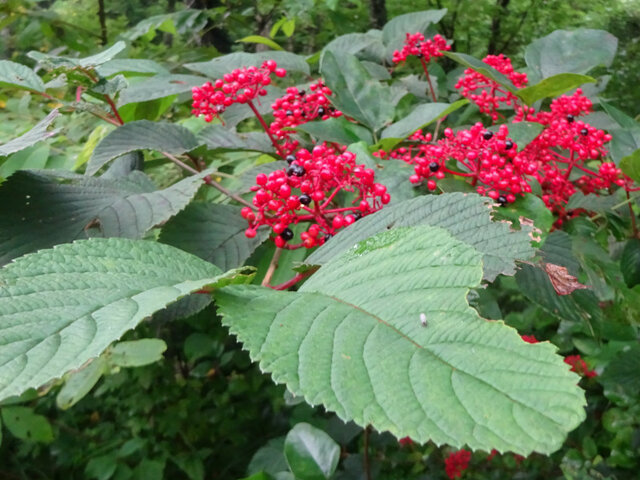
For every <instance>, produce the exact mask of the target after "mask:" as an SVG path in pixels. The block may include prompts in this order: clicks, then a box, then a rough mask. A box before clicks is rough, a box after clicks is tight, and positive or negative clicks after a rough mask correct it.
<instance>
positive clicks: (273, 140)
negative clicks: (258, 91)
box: [247, 100, 286, 159]
mask: <svg viewBox="0 0 640 480" xmlns="http://www.w3.org/2000/svg"><path fill="white" fill-rule="evenodd" d="M247 105H249V108H251V110H252V111H253V114H254V115H255V116H256V118H257V119H258V122H260V125H262V128H263V130H264V131H265V132H266V134H267V135H268V136H269V140H271V143H272V144H273V146H274V148H275V149H276V151H277V152H278V155H280V156H281V157H282V158H283V159H284V158H285V157H286V155H285V154H284V152H283V151H282V147H281V146H280V145H279V144H278V142H276V139H275V138H273V135H271V132H270V131H269V127H268V126H267V123H266V122H265V121H264V118H262V115H260V112H259V111H258V109H257V108H256V106H255V105H254V104H253V102H252V101H251V100H249V101H248V102H247Z"/></svg>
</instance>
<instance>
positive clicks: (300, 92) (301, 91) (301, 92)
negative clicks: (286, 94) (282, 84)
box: [298, 90, 306, 95]
mask: <svg viewBox="0 0 640 480" xmlns="http://www.w3.org/2000/svg"><path fill="white" fill-rule="evenodd" d="M298 93H299V94H300V95H304V94H305V93H306V92H305V91H304V90H300V91H299V92H298Z"/></svg>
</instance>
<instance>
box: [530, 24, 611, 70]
mask: <svg viewBox="0 0 640 480" xmlns="http://www.w3.org/2000/svg"><path fill="white" fill-rule="evenodd" d="M617 48H618V39H617V38H616V37H614V36H613V35H611V34H610V33H608V32H605V31H604V30H592V29H588V28H579V29H577V30H572V31H568V30H556V31H555V32H553V33H551V34H549V35H547V36H546V37H542V38H539V39H537V40H535V41H534V42H533V43H531V44H530V45H529V46H528V47H527V49H526V50H525V52H524V59H525V61H526V62H527V65H528V66H529V67H530V68H531V69H533V71H534V72H535V73H536V74H537V75H538V76H539V77H540V78H548V77H551V76H553V75H557V74H559V73H580V74H584V73H587V72H588V71H589V70H591V69H592V68H594V67H597V66H598V65H604V66H607V67H608V66H609V65H611V62H612V61H613V57H614V56H615V54H616V50H617Z"/></svg>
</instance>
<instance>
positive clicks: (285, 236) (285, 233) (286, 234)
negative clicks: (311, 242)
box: [280, 228, 293, 242]
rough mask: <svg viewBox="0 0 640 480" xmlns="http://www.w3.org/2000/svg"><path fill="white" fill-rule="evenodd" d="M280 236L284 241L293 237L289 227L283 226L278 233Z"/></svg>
mask: <svg viewBox="0 0 640 480" xmlns="http://www.w3.org/2000/svg"><path fill="white" fill-rule="evenodd" d="M280 238H282V239H283V240H284V241H285V242H288V241H289V240H291V239H292V238H293V232H292V231H291V229H290V228H285V229H284V230H283V231H282V233H281V234H280Z"/></svg>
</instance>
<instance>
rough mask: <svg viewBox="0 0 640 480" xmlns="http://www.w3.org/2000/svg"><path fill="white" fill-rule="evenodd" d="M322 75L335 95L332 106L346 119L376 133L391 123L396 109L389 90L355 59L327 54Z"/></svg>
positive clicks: (322, 62) (336, 53) (343, 53)
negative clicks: (352, 119)
mask: <svg viewBox="0 0 640 480" xmlns="http://www.w3.org/2000/svg"><path fill="white" fill-rule="evenodd" d="M320 72H321V73H322V76H323V77H324V79H325V81H326V83H327V86H329V87H330V88H331V90H332V91H333V95H332V97H331V102H332V103H333V104H334V105H335V106H336V108H338V109H339V110H341V111H342V112H343V113H344V114H345V115H347V116H349V117H352V118H354V119H356V120H358V121H359V122H360V123H362V124H364V125H365V126H367V127H369V128H370V129H371V130H374V131H376V130H379V129H380V128H382V127H383V126H384V125H385V124H386V123H387V122H388V121H390V120H391V118H392V116H393V110H394V106H393V103H392V102H391V91H390V89H389V87H388V86H386V85H383V84H381V83H380V82H378V81H377V80H374V79H373V78H372V77H371V74H370V73H369V72H368V71H367V69H366V68H364V67H363V66H362V64H361V63H360V61H359V60H358V59H357V58H356V57H355V56H354V55H351V54H350V53H346V52H343V51H338V50H336V51H330V50H327V51H325V52H324V54H323V55H322V61H321V64H320Z"/></svg>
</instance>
